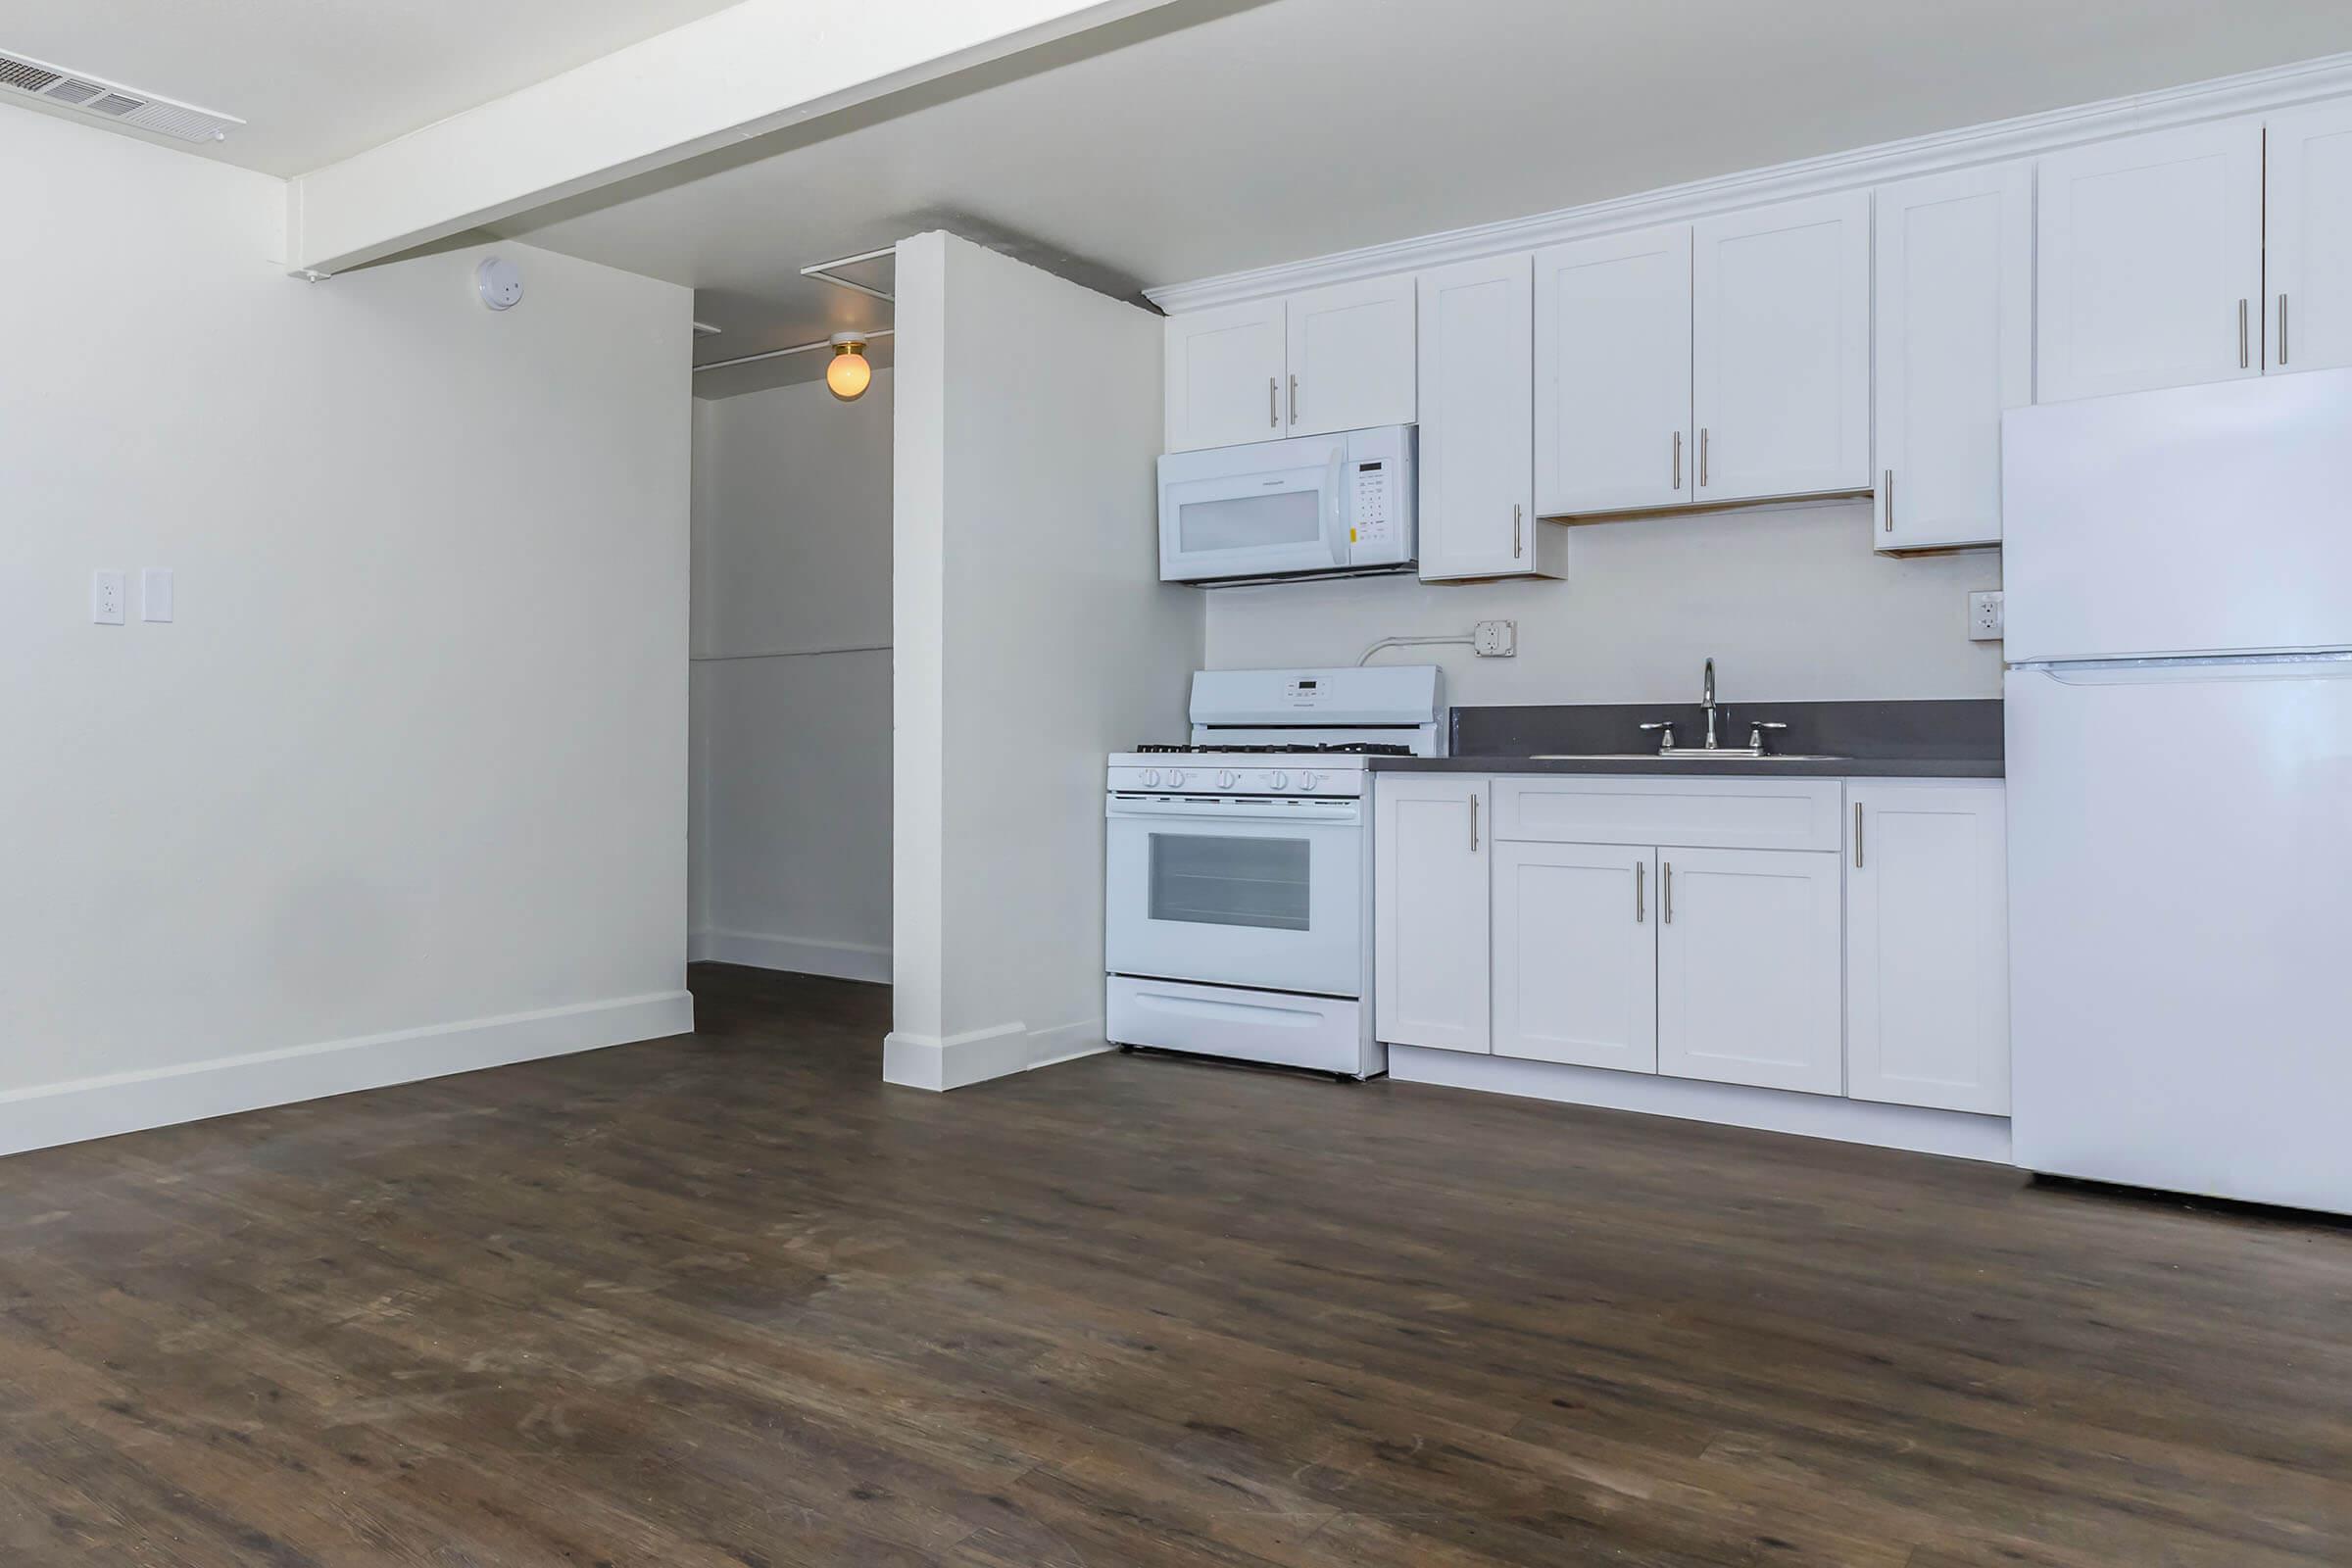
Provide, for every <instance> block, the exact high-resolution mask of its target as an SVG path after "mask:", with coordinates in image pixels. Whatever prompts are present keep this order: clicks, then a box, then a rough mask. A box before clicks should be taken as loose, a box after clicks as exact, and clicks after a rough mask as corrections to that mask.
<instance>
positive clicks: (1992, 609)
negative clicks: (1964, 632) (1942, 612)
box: [1968, 588, 2007, 643]
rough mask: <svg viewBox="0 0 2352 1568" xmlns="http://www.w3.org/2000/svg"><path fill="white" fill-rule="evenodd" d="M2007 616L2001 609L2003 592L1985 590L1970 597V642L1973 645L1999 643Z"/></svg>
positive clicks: (1990, 589)
mask: <svg viewBox="0 0 2352 1568" xmlns="http://www.w3.org/2000/svg"><path fill="white" fill-rule="evenodd" d="M2006 621H2007V615H2006V614H2005V613H2004V612H2003V610H2002V607H2001V591H2000V590H1999V589H1998V588H1985V589H1982V590H1980V591H1978V592H1976V593H1973V594H1970V595H1969V596H1968V640H1969V641H1970V642H1972V643H1997V642H1999V641H2000V640H2001V630H2002V627H2003V625H2004V624H2005V623H2006Z"/></svg>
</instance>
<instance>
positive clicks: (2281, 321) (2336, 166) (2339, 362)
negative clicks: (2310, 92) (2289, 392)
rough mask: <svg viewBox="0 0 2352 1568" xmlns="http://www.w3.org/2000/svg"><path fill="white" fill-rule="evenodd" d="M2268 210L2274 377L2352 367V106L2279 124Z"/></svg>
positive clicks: (2326, 107) (2273, 135)
mask: <svg viewBox="0 0 2352 1568" xmlns="http://www.w3.org/2000/svg"><path fill="white" fill-rule="evenodd" d="M2268 148H2269V158H2268V162H2269V169H2268V179H2269V182H2270V188H2269V196H2268V199H2267V201H2266V203H2265V205H2264V221H2266V223H2267V224H2268V225H2269V236H2268V241H2269V249H2268V251H2267V252H2266V254H2265V258H2264V277H2265V279H2266V280H2267V281H2268V283H2269V284H2270V290H2271V309H2270V314H2269V317H2268V319H2266V320H2265V322H2264V323H2263V324H2264V327H2265V332H2264V339H2265V342H2266V344H2267V347H2268V350H2269V352H2268V355H2267V357H2266V359H2265V361H2264V364H2265V365H2267V366H2268V367H2269V368H2272V369H2274V370H2328V369H2334V368H2337V367H2339V366H2345V365H2352V103H2342V102H2338V103H2331V104H2319V105H2316V106H2315V107H2313V108H2310V109H2298V110H2295V111H2293V112H2292V113H2289V114H2283V115H2279V116H2277V117H2275V118H2274V119H2273V120H2272V121H2271V123H2270V129H2269V135H2268Z"/></svg>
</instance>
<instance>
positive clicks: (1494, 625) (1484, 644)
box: [1470, 620, 1519, 659]
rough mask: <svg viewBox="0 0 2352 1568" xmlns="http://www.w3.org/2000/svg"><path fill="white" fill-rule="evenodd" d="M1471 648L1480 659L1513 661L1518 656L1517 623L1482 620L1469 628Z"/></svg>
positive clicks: (1513, 621) (1512, 621)
mask: <svg viewBox="0 0 2352 1568" xmlns="http://www.w3.org/2000/svg"><path fill="white" fill-rule="evenodd" d="M1470 637H1471V647H1473V648H1474V649H1476V650H1477V651H1478V657H1479V658H1481V659H1514V658H1517V657H1518V654H1519V623H1518V622H1517V621H1515V620H1482V621H1480V622H1479V623H1478V624H1477V625H1475V626H1473V627H1471V628H1470Z"/></svg>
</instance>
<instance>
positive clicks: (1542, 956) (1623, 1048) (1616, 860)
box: [1495, 844, 1658, 1072]
mask: <svg viewBox="0 0 2352 1568" xmlns="http://www.w3.org/2000/svg"><path fill="white" fill-rule="evenodd" d="M1656 895H1657V857H1656V856H1655V855H1654V854H1652V853H1651V852H1650V851H1648V850H1631V849H1622V848H1618V847H1615V846H1611V845H1601V844H1498V845H1496V846H1495V1054H1496V1055H1498V1056H1530V1057H1533V1058H1535V1059H1536V1060H1538V1061H1567V1062H1575V1063H1577V1064H1578V1065H1580V1066H1586V1067H1619V1068H1624V1069H1627V1070H1629V1071H1633V1072H1656V1071H1657V1070H1658V970H1657V937H1656V933H1657V923H1656V921H1657V915H1656V905H1657V897H1656Z"/></svg>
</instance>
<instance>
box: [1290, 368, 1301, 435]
mask: <svg viewBox="0 0 2352 1568" xmlns="http://www.w3.org/2000/svg"><path fill="white" fill-rule="evenodd" d="M1291 422H1292V423H1293V424H1297V423H1298V422H1299V377H1297V376H1296V375H1294V376H1292V377H1291Z"/></svg>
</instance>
